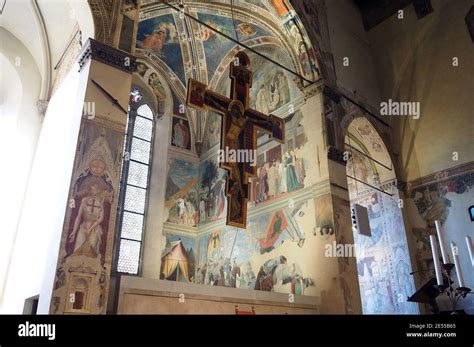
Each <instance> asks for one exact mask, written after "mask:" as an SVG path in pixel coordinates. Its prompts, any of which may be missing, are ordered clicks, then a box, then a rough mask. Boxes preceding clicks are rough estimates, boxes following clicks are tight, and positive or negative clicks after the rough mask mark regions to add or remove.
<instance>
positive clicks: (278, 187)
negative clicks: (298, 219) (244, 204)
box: [250, 145, 306, 204]
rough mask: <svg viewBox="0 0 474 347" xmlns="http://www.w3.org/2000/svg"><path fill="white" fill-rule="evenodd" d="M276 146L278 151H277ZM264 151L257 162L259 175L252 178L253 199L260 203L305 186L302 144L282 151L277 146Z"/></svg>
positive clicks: (254, 201)
mask: <svg viewBox="0 0 474 347" xmlns="http://www.w3.org/2000/svg"><path fill="white" fill-rule="evenodd" d="M275 148H276V149H277V151H275ZM275 148H272V149H271V150H268V151H266V152H265V153H264V156H262V157H261V158H264V159H263V161H262V160H261V161H260V162H257V166H258V167H257V177H254V178H252V191H251V200H250V201H252V202H253V203H256V204H258V203H260V202H264V201H268V200H272V199H275V198H277V197H279V196H282V195H284V194H286V193H291V192H293V191H296V190H299V189H301V188H304V181H305V178H306V171H305V159H304V158H303V157H302V155H301V150H302V146H299V147H298V148H295V149H287V150H286V151H285V152H284V153H282V150H281V146H280V145H279V146H277V147H275Z"/></svg>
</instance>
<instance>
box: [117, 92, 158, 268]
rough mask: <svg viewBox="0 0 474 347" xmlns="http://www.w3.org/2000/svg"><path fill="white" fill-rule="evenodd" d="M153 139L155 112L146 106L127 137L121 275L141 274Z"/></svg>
mask: <svg viewBox="0 0 474 347" xmlns="http://www.w3.org/2000/svg"><path fill="white" fill-rule="evenodd" d="M136 94H137V95H138V92H137V93H136ZM132 96H133V95H132ZM133 101H134V99H133V100H132V102H133ZM152 139H153V112H152V111H151V109H150V107H149V106H148V105H146V104H145V105H142V106H140V107H139V108H138V110H137V112H136V114H135V115H134V116H133V117H131V116H130V114H129V117H128V121H127V127H126V134H125V144H124V160H123V166H122V187H121V208H120V210H119V229H120V243H119V248H118V261H117V272H121V273H127V274H134V275H136V274H138V272H139V271H140V253H141V248H142V241H143V231H144V227H145V211H146V205H147V198H148V188H149V177H150V159H151V145H152Z"/></svg>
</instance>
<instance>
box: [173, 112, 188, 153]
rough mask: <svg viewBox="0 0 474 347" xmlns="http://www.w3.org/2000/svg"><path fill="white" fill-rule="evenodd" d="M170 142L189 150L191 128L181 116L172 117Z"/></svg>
mask: <svg viewBox="0 0 474 347" xmlns="http://www.w3.org/2000/svg"><path fill="white" fill-rule="evenodd" d="M172 126H173V129H172V133H171V134H172V135H171V144H172V145H173V146H175V147H178V148H182V149H187V150H191V130H190V129H189V122H188V120H186V119H183V118H181V117H173V123H172Z"/></svg>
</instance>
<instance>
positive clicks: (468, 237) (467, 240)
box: [466, 236, 474, 267]
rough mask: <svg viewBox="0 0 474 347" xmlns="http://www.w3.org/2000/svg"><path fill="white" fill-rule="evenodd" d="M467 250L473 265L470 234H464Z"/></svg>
mask: <svg viewBox="0 0 474 347" xmlns="http://www.w3.org/2000/svg"><path fill="white" fill-rule="evenodd" d="M466 243H467V251H468V253H469V257H471V265H472V266H473V267H474V250H473V249H472V240H471V237H470V236H466Z"/></svg>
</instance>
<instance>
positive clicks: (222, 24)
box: [198, 13, 272, 80]
mask: <svg viewBox="0 0 474 347" xmlns="http://www.w3.org/2000/svg"><path fill="white" fill-rule="evenodd" d="M198 19H199V20H201V21H203V22H204V23H206V24H207V25H209V26H211V27H212V28H215V29H216V30H218V31H220V32H222V33H224V34H226V35H228V36H229V37H232V38H233V39H235V40H237V39H239V40H240V41H245V40H247V39H250V38H256V37H260V36H272V35H271V34H270V33H269V32H268V31H266V30H265V29H263V28H261V27H259V26H257V25H254V24H249V23H245V22H242V21H240V20H236V21H235V26H236V27H235V29H234V24H233V21H232V18H230V17H223V16H216V15H214V14H207V13H198ZM236 32H237V34H236ZM237 35H238V37H237ZM200 36H201V41H202V42H203V45H204V51H205V55H206V64H207V71H208V78H209V80H211V78H212V74H213V73H214V71H216V70H217V67H218V66H219V64H220V62H221V60H222V58H224V56H225V54H226V53H227V52H228V51H229V50H230V49H231V48H233V47H234V46H235V42H233V41H231V40H229V39H227V38H226V37H224V36H222V35H220V34H218V33H216V32H215V31H214V30H211V29H209V28H207V27H205V26H203V25H202V26H201V32H200Z"/></svg>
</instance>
